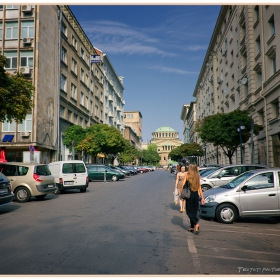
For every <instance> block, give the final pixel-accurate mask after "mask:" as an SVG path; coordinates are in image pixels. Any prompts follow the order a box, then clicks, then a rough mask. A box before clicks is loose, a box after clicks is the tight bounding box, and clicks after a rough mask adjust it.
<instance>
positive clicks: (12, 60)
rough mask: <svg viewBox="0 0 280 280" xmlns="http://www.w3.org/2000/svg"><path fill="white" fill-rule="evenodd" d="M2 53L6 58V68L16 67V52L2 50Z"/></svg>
mask: <svg viewBox="0 0 280 280" xmlns="http://www.w3.org/2000/svg"><path fill="white" fill-rule="evenodd" d="M4 55H5V56H6V58H7V67H6V68H7V69H16V68H17V52H16V51H12V52H4Z"/></svg>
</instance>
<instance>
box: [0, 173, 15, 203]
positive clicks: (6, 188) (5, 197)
mask: <svg viewBox="0 0 280 280" xmlns="http://www.w3.org/2000/svg"><path fill="white" fill-rule="evenodd" d="M13 199H14V194H13V193H12V187H11V183H10V180H9V179H8V178H7V177H6V176H5V175H4V174H3V173H1V172H0V206H6V205H9V204H11V203H12V202H13Z"/></svg>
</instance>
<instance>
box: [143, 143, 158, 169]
mask: <svg viewBox="0 0 280 280" xmlns="http://www.w3.org/2000/svg"><path fill="white" fill-rule="evenodd" d="M159 161H160V155H159V154H158V152H157V145H155V144H150V145H149V146H148V148H147V149H146V150H143V151H142V163H146V164H147V165H157V164H158V162H159Z"/></svg>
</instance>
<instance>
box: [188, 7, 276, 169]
mask: <svg viewBox="0 0 280 280" xmlns="http://www.w3.org/2000/svg"><path fill="white" fill-rule="evenodd" d="M277 46H278V47H277ZM279 49H280V6H273V5H251V6H248V5H238V6H235V5H230V6H222V8H221V11H220V14H219V16H218V19H217V23H216V26H215V28H214V31H213V35H212V38H211V41H210V43H209V47H208V50H207V52H206V55H205V59H204V62H203V65H202V68H201V71H200V74H199V77H198V80H197V83H196V86H195V89H194V93H193V96H194V97H195V99H196V100H195V103H196V110H195V111H194V112H196V118H197V119H201V118H204V117H206V116H208V115H213V114H217V113H223V112H224V113H228V112H231V111H233V110H235V109H241V110H245V109H246V110H249V114H250V116H251V117H252V119H253V120H254V123H256V124H259V125H263V127H264V129H263V130H262V131H261V132H260V134H259V135H258V136H254V137H253V141H252V142H251V141H248V142H247V143H246V144H244V145H243V149H242V151H243V158H244V159H245V160H244V163H262V164H268V165H269V166H271V167H272V166H280V119H279V114H280V70H279V65H280V55H279ZM191 119H193V117H192V116H190V120H191ZM190 131H193V132H190V134H193V135H195V132H194V127H192V128H191V127H190ZM237 133H238V132H237ZM193 142H198V143H200V140H199V139H198V141H195V139H193ZM200 144H202V143H200ZM206 146H207V154H206V160H207V162H219V163H221V164H228V163H229V161H228V158H227V156H226V155H225V154H224V153H222V152H221V151H217V150H216V149H214V147H213V146H212V145H211V144H209V143H207V145H206ZM240 158H241V155H240V150H239V149H237V151H236V152H235V155H234V156H233V163H240Z"/></svg>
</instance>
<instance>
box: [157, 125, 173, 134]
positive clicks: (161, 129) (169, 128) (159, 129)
mask: <svg viewBox="0 0 280 280" xmlns="http://www.w3.org/2000/svg"><path fill="white" fill-rule="evenodd" d="M155 132H175V130H174V129H173V128H171V127H169V126H165V125H164V126H162V127H160V128H158V129H157V130H156V131H155Z"/></svg>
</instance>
